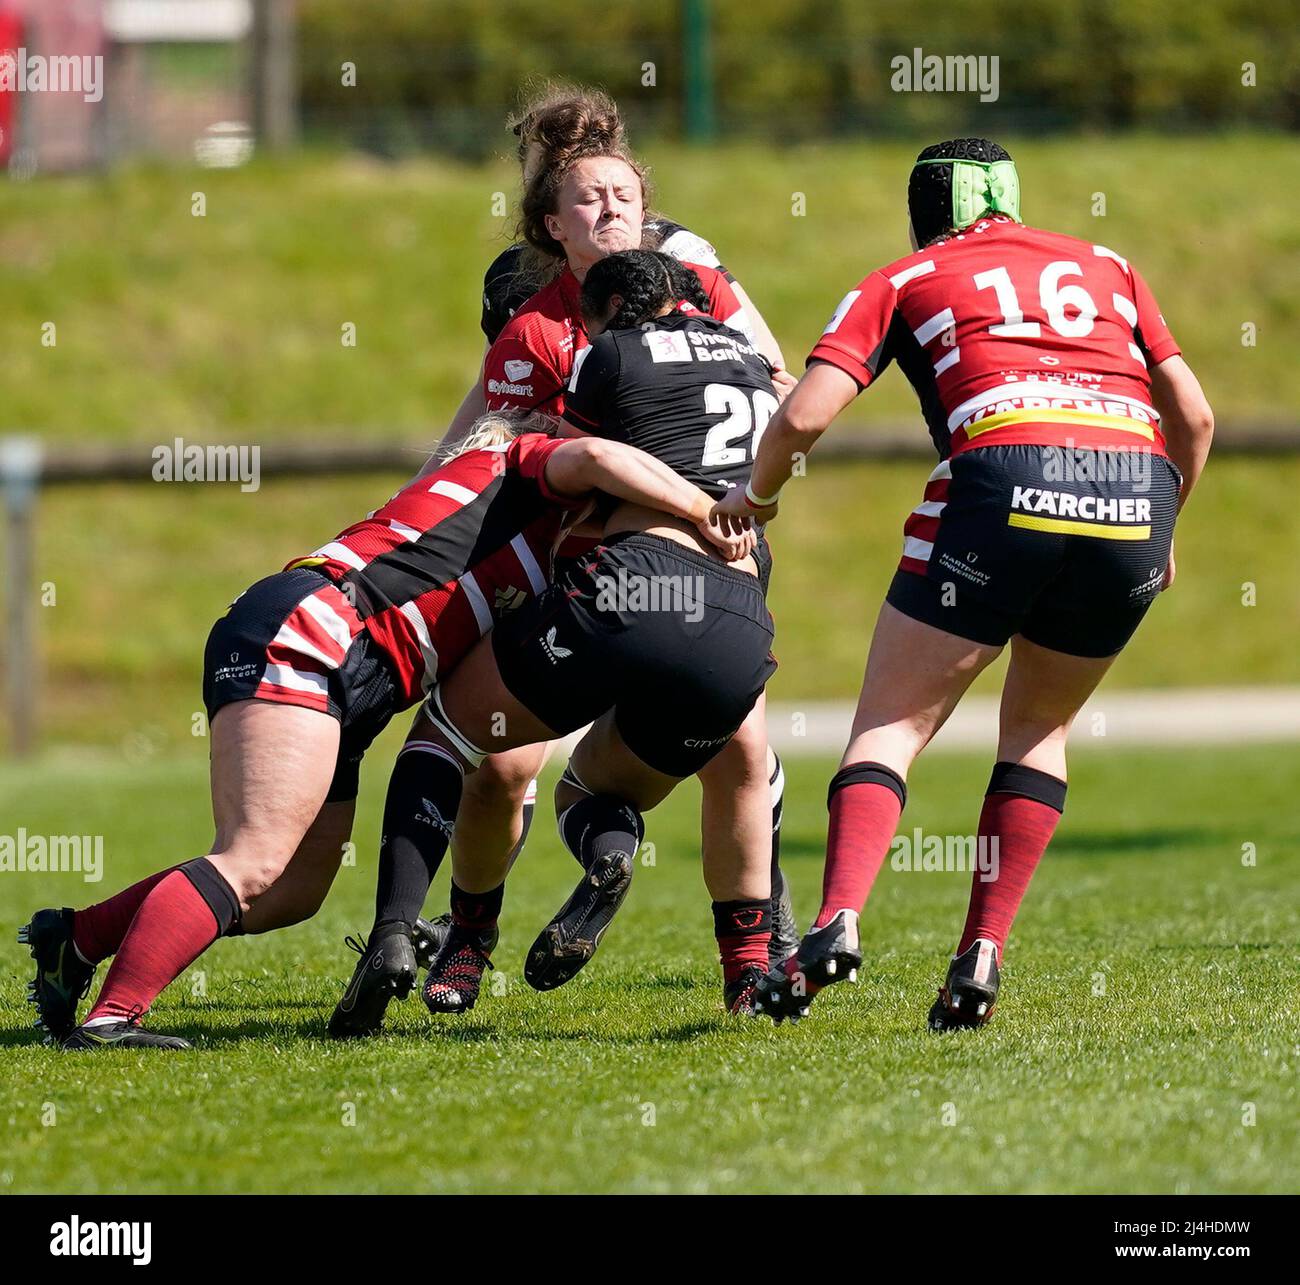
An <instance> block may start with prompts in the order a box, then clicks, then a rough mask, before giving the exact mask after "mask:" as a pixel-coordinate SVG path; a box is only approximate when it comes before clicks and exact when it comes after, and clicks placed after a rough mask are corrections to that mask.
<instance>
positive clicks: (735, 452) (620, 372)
mask: <svg viewBox="0 0 1300 1285" xmlns="http://www.w3.org/2000/svg"><path fill="white" fill-rule="evenodd" d="M777 405H778V402H777V398H776V393H775V391H774V389H773V387H772V371H771V367H770V366H769V365H768V364H767V361H766V359H765V358H764V357H763V356H762V355H761V354H760V353H758V352H757V351H755V349H754V347H753V346H752V345H751V344H750V343H749V342H748V341H747V340H746V339H745V337H744V335H742V334H741V333H740V332H739V331H736V330H733V329H732V328H731V327H730V326H728V325H727V324H726V323H725V322H722V321H717V320H715V319H714V318H712V317H706V316H703V315H701V314H700V313H698V312H671V313H669V314H668V315H667V316H664V317H659V318H656V320H654V321H653V322H650V323H648V324H647V325H645V326H643V327H638V328H636V329H634V330H607V331H605V332H604V333H603V334H601V335H599V336H597V338H596V340H595V342H594V343H592V344H591V346H590V347H588V348H584V349H583V350H582V351H581V352H580V353H578V355H577V358H576V359H575V362H574V367H573V374H572V376H571V377H570V379H569V386H568V390H567V391H566V392H565V395H564V417H565V419H567V420H568V421H569V422H570V423H571V424H574V425H575V426H576V427H578V428H580V429H581V430H582V431H583V432H584V433H590V434H592V435H593V436H596V437H608V438H612V439H614V440H615V441H620V442H626V443H628V444H629V445H631V446H635V447H638V448H639V449H640V450H643V451H645V452H646V454H648V455H653V456H654V457H655V458H656V459H659V460H662V461H663V462H664V463H665V464H667V465H668V466H669V468H671V469H672V470H673V471H674V472H676V473H679V474H680V475H681V476H682V477H684V478H686V479H687V480H688V481H691V482H694V483H695V485H696V486H698V487H700V488H701V489H702V490H705V491H707V492H708V493H709V494H710V495H717V496H720V495H723V494H724V493H725V492H726V491H727V489H728V488H729V487H731V486H743V485H744V484H745V483H746V482H747V481H748V480H749V471H750V468H751V467H752V465H753V462H754V452H755V451H756V450H757V449H758V442H759V438H760V437H761V436H762V433H763V430H764V429H765V428H766V427H767V422H768V420H769V419H771V418H772V415H773V414H774V413H775V411H776V408H777Z"/></svg>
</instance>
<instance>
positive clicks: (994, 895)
mask: <svg viewBox="0 0 1300 1285" xmlns="http://www.w3.org/2000/svg"><path fill="white" fill-rule="evenodd" d="M1064 810H1065V782H1064V781H1062V780H1061V779H1060V778H1059V777H1055V776H1049V775H1048V774H1047V773H1046V772H1040V771H1039V770H1038V769H1037V768H1032V767H1025V766H1023V765H1022V764H1020V763H997V764H995V765H994V768H993V775H992V777H991V778H990V779H989V788H988V792H987V794H986V795H985V798H984V808H983V810H982V811H981V812H980V823H979V838H980V839H981V840H983V841H984V843H982V844H981V846H982V847H984V848H986V849H987V850H988V851H989V852H990V853H992V852H996V854H997V855H996V861H997V864H996V866H995V867H994V868H995V870H996V877H995V878H993V879H985V878H984V877H983V875H982V874H981V871H980V869H979V868H978V866H977V867H976V869H975V872H974V874H973V875H972V876H971V894H970V909H969V910H968V911H967V914H966V927H965V928H964V929H963V930H962V934H961V941H960V942H959V943H958V945H957V954H958V955H960V954H962V953H963V952H965V951H967V950H969V949H970V947H971V945H972V944H973V943H974V942H975V939H976V938H978V937H984V938H987V939H988V940H989V941H993V942H996V943H997V947H998V956H999V959H1000V958H1001V955H1002V948H1003V946H1005V944H1006V940H1007V936H1008V934H1009V933H1010V932H1011V922H1012V920H1013V919H1015V917H1016V911H1017V910H1018V909H1019V908H1020V902H1021V900H1022V899H1023V898H1024V895H1025V890H1026V889H1027V888H1028V887H1029V881H1030V879H1032V878H1033V875H1034V871H1035V870H1036V869H1037V868H1038V862H1039V861H1040V860H1041V858H1042V855H1043V853H1044V852H1046V851H1047V845H1048V844H1049V843H1050V842H1051V840H1052V835H1053V833H1055V831H1056V824H1057V822H1058V821H1060V819H1061V813H1062V812H1063V811H1064ZM995 844H996V848H995V846H994V845H995Z"/></svg>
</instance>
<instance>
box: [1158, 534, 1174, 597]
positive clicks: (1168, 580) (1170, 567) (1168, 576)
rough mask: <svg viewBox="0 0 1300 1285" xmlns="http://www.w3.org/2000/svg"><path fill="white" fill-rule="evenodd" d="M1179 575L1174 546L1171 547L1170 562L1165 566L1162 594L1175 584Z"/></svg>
mask: <svg viewBox="0 0 1300 1285" xmlns="http://www.w3.org/2000/svg"><path fill="white" fill-rule="evenodd" d="M1177 574H1178V568H1177V567H1176V566H1175V565H1174V546H1173V545H1172V544H1171V545H1170V546H1169V561H1168V563H1167V564H1166V565H1165V578H1164V579H1163V580H1162V581H1161V582H1160V592H1161V593H1164V591H1165V590H1166V589H1168V588H1169V586H1170V585H1171V584H1173V582H1174V577H1175V576H1176V575H1177Z"/></svg>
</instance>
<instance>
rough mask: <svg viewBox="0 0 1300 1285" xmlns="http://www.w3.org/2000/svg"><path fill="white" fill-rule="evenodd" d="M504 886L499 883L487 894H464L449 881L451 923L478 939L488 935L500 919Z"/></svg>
mask: <svg viewBox="0 0 1300 1285" xmlns="http://www.w3.org/2000/svg"><path fill="white" fill-rule="evenodd" d="M505 895H506V886H505V884H504V883H499V884H497V886H496V887H495V888H492V889H490V890H489V891H488V892H466V891H465V889H464V888H460V887H458V886H457V884H456V881H455V880H454V879H453V880H452V881H451V921H452V923H454V924H455V925H456V927H457V928H463V929H464V930H465V931H466V932H470V933H474V934H476V935H477V936H479V937H482V936H484V935H485V934H487V933H490V932H491V931H492V929H494V928H495V927H496V926H497V920H498V919H499V918H500V917H501V903H502V901H503V900H504V898H505Z"/></svg>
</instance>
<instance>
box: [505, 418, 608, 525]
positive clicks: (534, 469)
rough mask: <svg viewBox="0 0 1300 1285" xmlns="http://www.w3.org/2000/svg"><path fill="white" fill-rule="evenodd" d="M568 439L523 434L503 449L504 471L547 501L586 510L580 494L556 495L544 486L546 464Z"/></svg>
mask: <svg viewBox="0 0 1300 1285" xmlns="http://www.w3.org/2000/svg"><path fill="white" fill-rule="evenodd" d="M569 440H571V439H569V438H564V437H547V435H546V434H545V433H524V434H523V436H521V437H516V438H515V440H514V441H513V442H511V443H510V445H509V446H508V447H507V448H506V456H505V460H506V468H507V469H508V470H509V471H510V472H513V473H518V474H519V476H520V477H523V478H526V479H527V480H528V481H530V482H532V483H533V484H534V485H535V486H536V487H537V489H538V490H539V491H541V493H542V494H543V495H544V496H545V497H546V498H547V499H548V500H550V501H551V503H552V504H558V505H560V507H561V508H565V509H582V508H586V506H587V501H588V498H589V497H587V496H581V495H560V494H558V493H557V492H555V491H552V490H551V488H550V487H549V486H548V485H547V482H546V462H547V460H549V459H550V458H551V456H552V455H554V454H555V452H556V451H558V450H559V449H560V447H561V446H563V445H564V444H565V442H566V441H569Z"/></svg>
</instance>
